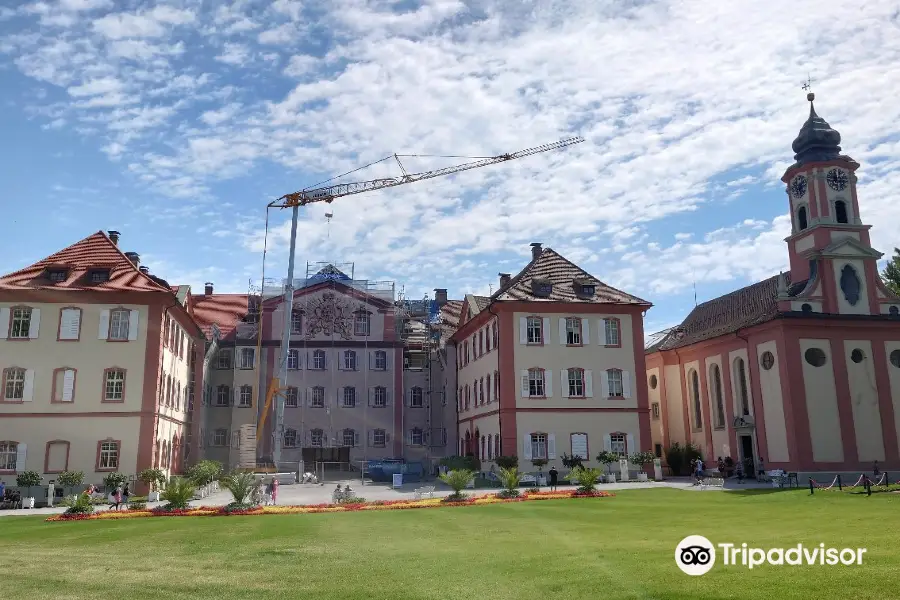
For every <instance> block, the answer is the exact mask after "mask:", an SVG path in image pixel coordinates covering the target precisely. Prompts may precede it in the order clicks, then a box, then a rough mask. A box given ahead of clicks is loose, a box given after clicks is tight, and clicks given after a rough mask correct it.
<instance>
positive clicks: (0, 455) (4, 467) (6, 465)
mask: <svg viewBox="0 0 900 600" xmlns="http://www.w3.org/2000/svg"><path fill="white" fill-rule="evenodd" d="M18 452H19V444H17V443H16V442H0V471H15V470H16V457H17V456H18Z"/></svg>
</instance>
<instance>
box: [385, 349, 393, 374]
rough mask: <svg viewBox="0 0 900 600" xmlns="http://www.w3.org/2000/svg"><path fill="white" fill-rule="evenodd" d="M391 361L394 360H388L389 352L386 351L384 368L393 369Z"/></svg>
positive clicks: (386, 369)
mask: <svg viewBox="0 0 900 600" xmlns="http://www.w3.org/2000/svg"><path fill="white" fill-rule="evenodd" d="M391 362H393V361H390V360H388V353H387V352H385V353H384V370H385V371H390V370H391Z"/></svg>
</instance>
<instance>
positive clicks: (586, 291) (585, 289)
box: [581, 285, 597, 296]
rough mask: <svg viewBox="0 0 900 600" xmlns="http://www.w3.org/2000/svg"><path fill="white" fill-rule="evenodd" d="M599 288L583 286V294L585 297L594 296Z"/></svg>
mask: <svg viewBox="0 0 900 600" xmlns="http://www.w3.org/2000/svg"><path fill="white" fill-rule="evenodd" d="M596 289H597V288H595V287H594V286H592V285H583V286H581V293H582V294H583V295H585V296H593V295H594V292H595V291H596Z"/></svg>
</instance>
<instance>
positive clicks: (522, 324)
mask: <svg viewBox="0 0 900 600" xmlns="http://www.w3.org/2000/svg"><path fill="white" fill-rule="evenodd" d="M8 313H9V311H8V310H7V320H9V314H8ZM519 343H520V344H527V343H528V318H527V317H519Z"/></svg>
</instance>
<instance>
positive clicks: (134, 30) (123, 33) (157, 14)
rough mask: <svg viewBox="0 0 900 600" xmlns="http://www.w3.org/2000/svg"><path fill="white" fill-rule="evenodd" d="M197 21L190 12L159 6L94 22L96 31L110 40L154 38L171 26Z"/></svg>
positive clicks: (113, 15)
mask: <svg viewBox="0 0 900 600" xmlns="http://www.w3.org/2000/svg"><path fill="white" fill-rule="evenodd" d="M194 19H195V15H194V13H193V12H191V11H189V10H183V9H177V8H172V7H170V6H164V5H159V6H155V7H153V8H152V9H150V10H148V11H144V12H137V13H115V14H109V15H106V16H104V17H101V18H100V19H97V20H96V21H95V22H94V30H95V31H97V32H98V33H100V34H102V35H104V36H106V37H108V38H110V39H114V40H117V39H122V38H154V37H161V36H163V35H164V34H165V33H166V32H167V31H168V29H169V26H176V25H186V24H188V23H192V22H193V21H194Z"/></svg>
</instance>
